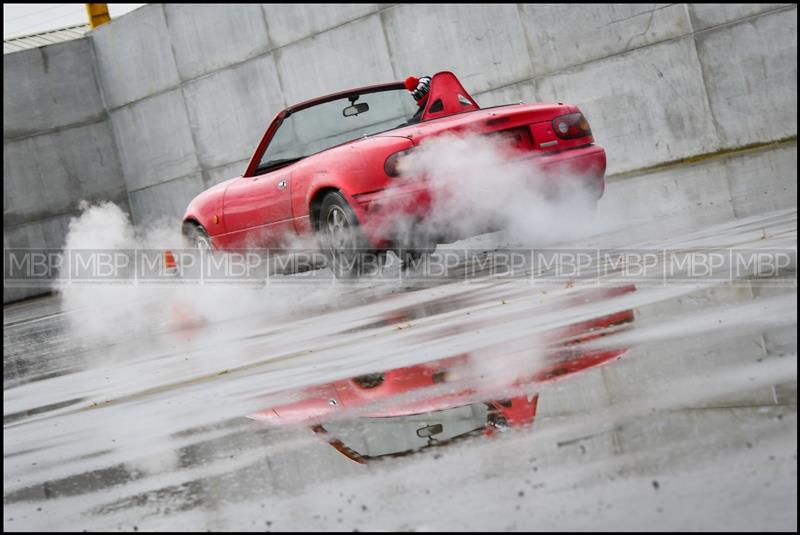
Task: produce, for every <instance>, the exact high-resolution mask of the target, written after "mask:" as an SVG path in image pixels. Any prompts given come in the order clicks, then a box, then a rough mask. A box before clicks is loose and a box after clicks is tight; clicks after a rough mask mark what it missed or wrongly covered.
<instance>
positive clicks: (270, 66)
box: [184, 55, 284, 169]
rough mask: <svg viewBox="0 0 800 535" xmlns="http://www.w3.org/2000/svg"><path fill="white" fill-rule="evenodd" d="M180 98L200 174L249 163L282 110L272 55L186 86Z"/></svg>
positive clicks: (281, 100)
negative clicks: (228, 165)
mask: <svg viewBox="0 0 800 535" xmlns="http://www.w3.org/2000/svg"><path fill="white" fill-rule="evenodd" d="M184 96H185V99H186V109H187V111H188V113H189V120H190V124H191V125H192V131H193V134H194V140H195V143H196V145H197V158H198V160H199V161H200V165H201V166H202V167H203V168H204V169H209V168H213V167H218V166H220V165H223V164H226V163H229V162H233V161H238V160H242V159H244V158H249V157H250V156H251V155H252V154H253V151H254V150H255V148H256V145H258V142H259V141H260V140H261V136H263V135H264V132H265V131H266V129H267V127H268V126H269V123H270V121H272V119H273V117H274V116H275V114H276V113H278V111H280V110H281V109H282V108H283V107H284V104H283V99H282V95H281V90H280V86H279V84H278V74H277V72H276V70H275V62H274V60H273V58H272V56H271V55H267V56H262V57H259V58H256V59H253V60H250V61H248V62H246V63H243V64H241V65H237V66H236V67H233V68H230V69H225V70H222V71H218V72H216V73H214V74H212V75H210V76H205V77H203V78H201V79H199V80H196V81H194V82H190V83H188V84H186V86H184Z"/></svg>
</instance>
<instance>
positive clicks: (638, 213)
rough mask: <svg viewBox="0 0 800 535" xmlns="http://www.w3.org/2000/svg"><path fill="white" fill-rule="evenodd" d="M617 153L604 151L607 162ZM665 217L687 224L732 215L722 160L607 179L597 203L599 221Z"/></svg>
mask: <svg viewBox="0 0 800 535" xmlns="http://www.w3.org/2000/svg"><path fill="white" fill-rule="evenodd" d="M607 150H608V149H607ZM617 156H618V155H617V154H616V153H614V152H611V151H608V158H609V162H612V161H613V160H614V159H615V158H617ZM668 217H670V218H674V219H680V220H681V222H682V223H683V224H684V225H687V227H689V228H692V227H698V226H704V225H708V224H712V223H719V222H721V221H729V220H730V219H732V218H733V217H734V213H733V207H732V205H731V194H730V191H729V189H728V179H727V175H726V172H725V166H724V163H723V162H721V161H710V162H701V163H698V164H695V165H689V166H681V167H671V168H668V169H662V170H660V171H651V172H649V173H644V174H641V175H637V176H634V177H629V178H624V179H621V180H610V181H609V182H608V183H607V185H606V191H605V194H604V195H603V198H602V199H600V203H599V204H598V220H600V221H617V220H623V221H626V222H628V224H630V225H632V226H635V225H636V222H646V221H650V220H653V219H656V220H657V219H662V218H668ZM643 239H645V238H644V237H643Z"/></svg>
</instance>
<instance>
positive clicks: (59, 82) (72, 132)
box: [3, 39, 128, 302]
mask: <svg viewBox="0 0 800 535" xmlns="http://www.w3.org/2000/svg"><path fill="white" fill-rule="evenodd" d="M81 199H86V200H89V201H100V200H111V201H114V202H116V203H119V204H120V205H122V206H123V208H127V206H128V204H127V203H128V201H127V191H126V188H125V184H124V182H123V181H122V170H121V166H120V161H119V157H118V154H117V148H116V144H115V142H114V138H113V135H112V132H111V128H110V126H109V123H108V113H107V111H106V107H105V104H104V103H103V99H102V96H101V90H100V85H99V83H98V81H97V75H96V69H95V62H94V58H93V52H92V42H91V40H90V39H79V40H75V41H69V42H65V43H59V44H54V45H50V46H47V47H43V48H37V49H33V50H25V51H22V52H15V53H13V54H7V55H5V56H3V247H4V248H27V247H34V248H58V247H61V246H62V245H63V243H64V237H65V236H66V233H67V229H68V224H69V219H70V218H71V217H72V216H74V215H75V214H77V213H78V203H79V201H80V200H81ZM41 292H42V289H40V288H38V289H25V288H4V289H3V302H9V301H14V300H17V299H21V298H24V297H27V296H30V295H36V294H37V293H41Z"/></svg>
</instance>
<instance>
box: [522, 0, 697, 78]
mask: <svg viewBox="0 0 800 535" xmlns="http://www.w3.org/2000/svg"><path fill="white" fill-rule="evenodd" d="M519 12H520V17H521V19H522V24H523V26H524V27H525V35H526V38H527V40H528V46H529V49H530V56H531V62H532V63H533V71H534V74H536V75H540V74H546V73H550V72H553V71H557V70H561V69H564V68H567V67H571V66H573V65H578V64H580V63H585V62H587V61H591V60H594V59H598V58H603V57H606V56H611V55H613V54H619V53H621V52H625V51H627V50H631V49H633V48H638V47H640V46H644V45H649V44H653V43H657V42H659V41H663V40H666V39H670V38H672V37H679V36H682V35H686V34H689V33H691V31H692V28H691V25H690V23H689V16H688V14H687V12H686V8H685V6H684V5H683V4H592V5H570V4H550V5H548V4H519Z"/></svg>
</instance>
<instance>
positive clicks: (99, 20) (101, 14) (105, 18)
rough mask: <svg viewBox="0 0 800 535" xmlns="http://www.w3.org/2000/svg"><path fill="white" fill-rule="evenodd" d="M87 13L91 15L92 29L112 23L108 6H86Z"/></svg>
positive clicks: (90, 23)
mask: <svg viewBox="0 0 800 535" xmlns="http://www.w3.org/2000/svg"><path fill="white" fill-rule="evenodd" d="M86 13H87V14H88V15H89V25H90V26H91V27H92V28H97V27H98V26H100V25H101V24H105V23H106V22H110V21H111V16H110V15H109V14H108V4H86Z"/></svg>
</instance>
